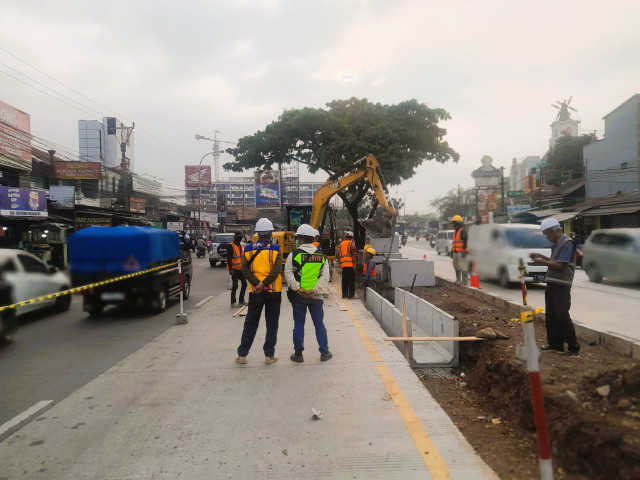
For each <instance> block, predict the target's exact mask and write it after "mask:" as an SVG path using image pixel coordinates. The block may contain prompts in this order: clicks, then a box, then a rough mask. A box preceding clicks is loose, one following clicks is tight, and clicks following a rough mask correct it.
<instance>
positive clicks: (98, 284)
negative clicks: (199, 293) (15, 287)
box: [0, 262, 180, 312]
mask: <svg viewBox="0 0 640 480" xmlns="http://www.w3.org/2000/svg"><path fill="white" fill-rule="evenodd" d="M178 263H180V262H173V263H167V264H165V265H162V266H159V267H153V268H148V269H147V270H142V271H140V272H135V273H128V274H126V275H122V276H120V277H114V278H110V279H108V280H102V281H100V282H96V283H91V284H89V285H83V286H81V287H76V288H70V289H69V290H63V291H62V292H56V293H51V294H49V295H42V296H40V297H36V298H32V299H30V300H25V301H23V302H17V303H14V304H12V305H6V306H4V307H0V312H3V311H5V310H9V309H11V308H16V307H23V306H25V305H30V304H32V303H38V302H44V301H45V300H53V299H54V298H58V297H62V296H64V295H71V294H72V293H78V292H83V291H85V290H89V289H90V288H95V287H101V286H103V285H108V284H110V283H115V282H119V281H121V280H126V279H128V278H133V277H137V276H139V275H144V274H146V273H149V272H155V271H157V270H162V269H164V268H167V267H172V266H174V265H178Z"/></svg>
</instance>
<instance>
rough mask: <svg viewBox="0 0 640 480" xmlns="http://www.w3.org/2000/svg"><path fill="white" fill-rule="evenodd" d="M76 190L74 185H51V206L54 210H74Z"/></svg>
mask: <svg viewBox="0 0 640 480" xmlns="http://www.w3.org/2000/svg"><path fill="white" fill-rule="evenodd" d="M75 190H76V189H75V187H74V186H73V185H51V186H50V187H49V200H51V206H52V207H53V208H66V209H71V208H74V207H75Z"/></svg>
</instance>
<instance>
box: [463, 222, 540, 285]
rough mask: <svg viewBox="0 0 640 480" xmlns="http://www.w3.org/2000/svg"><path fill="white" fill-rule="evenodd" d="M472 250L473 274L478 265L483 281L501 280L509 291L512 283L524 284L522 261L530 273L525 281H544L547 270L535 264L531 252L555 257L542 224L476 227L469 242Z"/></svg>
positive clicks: (485, 225)
mask: <svg viewBox="0 0 640 480" xmlns="http://www.w3.org/2000/svg"><path fill="white" fill-rule="evenodd" d="M467 246H468V247H469V254H468V255H467V257H466V258H467V259H468V260H469V271H470V272H471V271H472V270H471V268H472V262H475V266H476V273H477V275H478V278H479V279H480V280H498V282H500V286H501V287H503V288H507V287H508V286H509V285H510V284H511V283H512V282H520V278H518V276H519V275H520V272H519V271H518V260H519V259H522V261H523V263H524V264H525V265H526V267H527V271H528V274H527V275H525V277H524V280H525V282H528V283H532V282H534V283H535V282H544V277H545V275H546V273H547V267H545V266H536V265H531V259H530V258H529V253H531V252H538V253H541V254H542V255H545V256H547V257H550V256H551V243H550V242H549V240H547V237H545V236H544V235H543V234H542V232H541V231H540V226H539V225H527V224H520V223H504V224H495V223H489V224H483V225H473V226H472V227H471V228H470V229H469V238H468V240H467Z"/></svg>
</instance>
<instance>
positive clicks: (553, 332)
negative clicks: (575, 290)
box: [544, 282, 580, 352]
mask: <svg viewBox="0 0 640 480" xmlns="http://www.w3.org/2000/svg"><path fill="white" fill-rule="evenodd" d="M544 303H545V316H546V319H547V320H546V324H547V342H548V343H549V345H550V346H551V347H553V348H556V349H558V350H564V344H565V343H566V344H567V345H568V347H569V351H570V352H579V351H580V344H579V343H578V339H577V338H576V329H575V327H574V326H573V321H572V320H571V317H570V316H569V309H570V308H571V285H561V284H559V283H552V282H549V283H547V288H546V289H545V291H544Z"/></svg>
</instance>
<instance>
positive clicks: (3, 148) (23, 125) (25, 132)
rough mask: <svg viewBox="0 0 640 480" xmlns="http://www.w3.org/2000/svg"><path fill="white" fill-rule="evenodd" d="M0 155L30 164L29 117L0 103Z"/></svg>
mask: <svg viewBox="0 0 640 480" xmlns="http://www.w3.org/2000/svg"><path fill="white" fill-rule="evenodd" d="M0 154H2V155H6V156H8V157H10V158H16V159H20V160H22V161H24V162H26V163H28V164H29V165H30V164H31V117H30V115H29V114H28V113H24V112H23V111H21V110H18V109H17V108H14V107H12V106H11V105H7V104H6V103H4V102H0Z"/></svg>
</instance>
